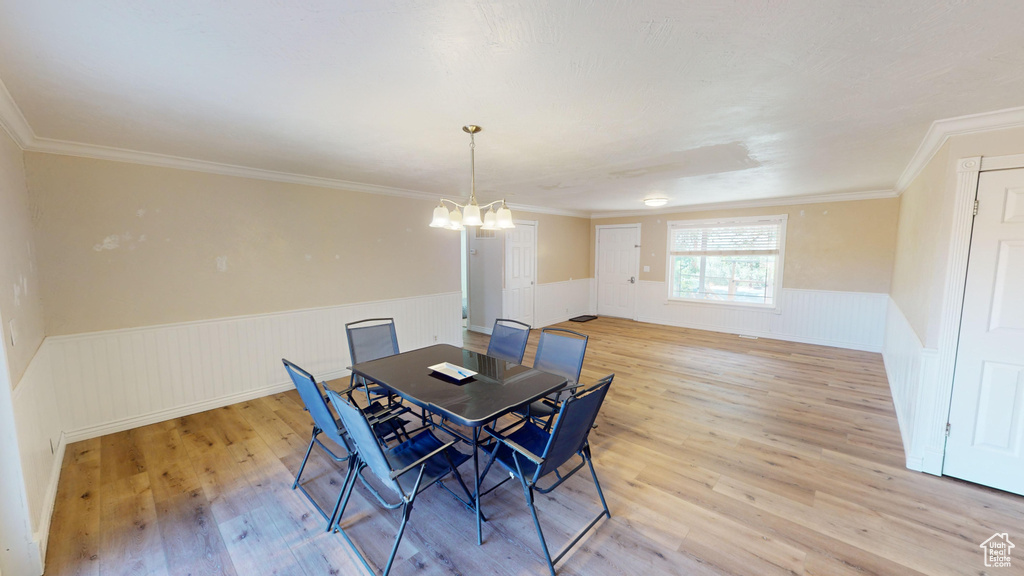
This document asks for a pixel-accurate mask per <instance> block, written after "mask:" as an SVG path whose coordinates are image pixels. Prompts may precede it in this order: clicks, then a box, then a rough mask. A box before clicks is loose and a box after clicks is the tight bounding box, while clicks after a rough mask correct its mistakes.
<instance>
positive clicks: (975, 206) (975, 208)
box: [974, 200, 978, 216]
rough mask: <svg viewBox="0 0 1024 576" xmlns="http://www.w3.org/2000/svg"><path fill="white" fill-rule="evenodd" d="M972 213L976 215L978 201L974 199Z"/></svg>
mask: <svg viewBox="0 0 1024 576" xmlns="http://www.w3.org/2000/svg"><path fill="white" fill-rule="evenodd" d="M974 215H975V216H977V215H978V201H977V200H975V201H974Z"/></svg>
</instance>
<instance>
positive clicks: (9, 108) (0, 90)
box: [0, 80, 36, 150]
mask: <svg viewBox="0 0 1024 576" xmlns="http://www.w3.org/2000/svg"><path fill="white" fill-rule="evenodd" d="M0 128H3V129H4V130H5V131H7V133H8V134H10V136H11V139H12V140H14V143H15V144H17V145H18V147H19V148H21V149H22V150H24V149H25V147H26V146H28V144H29V143H31V142H33V141H34V140H35V139H36V135H35V133H34V132H32V127H31V126H29V125H28V121H27V120H25V116H24V115H23V114H22V113H21V108H18V104H17V103H16V102H15V101H14V98H13V97H12V96H11V93H10V92H8V91H7V86H5V85H4V82H3V80H0Z"/></svg>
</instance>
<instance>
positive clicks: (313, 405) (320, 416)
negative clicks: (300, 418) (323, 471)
mask: <svg viewBox="0 0 1024 576" xmlns="http://www.w3.org/2000/svg"><path fill="white" fill-rule="evenodd" d="M281 362H283V363H284V368H285V370H286V371H287V372H288V376H290V377H291V379H292V383H293V384H295V389H296V390H298V392H299V396H300V397H301V398H302V403H303V404H305V406H306V411H308V412H309V414H310V416H312V417H313V434H312V437H311V438H310V439H309V447H308V448H306V455H305V456H304V457H303V458H302V464H300V465H299V471H298V473H296V474H295V482H293V483H292V490H295V489H296V488H298V489H299V490H301V491H302V494H303V495H304V496H305V497H306V499H307V500H309V501H310V503H312V504H313V507H315V508H316V511H317V512H319V513H320V515H321V516H323V517H324V520H327V530H330V529H331V523H332V522H331V521H332V520H333V519H334V515H335V514H337V513H338V507H339V506H340V505H341V497H342V494H343V492H344V490H342V491H341V492H339V493H338V501H337V502H336V503H335V504H334V511H333V512H332V513H331V515H330V516H328V515H327V512H325V511H324V509H323V508H321V507H320V505H319V504H317V502H316V500H314V499H313V496H312V495H311V494H310V493H309V492H308V491H307V490H306V487H305V486H303V485H302V481H301V480H302V472H303V471H304V470H305V469H306V463H307V462H308V461H309V455H310V454H311V453H312V452H313V446H314V445H315V446H319V447H320V448H321V449H322V450H323V451H324V452H326V453H327V455H328V457H329V458H330V459H331V460H333V461H334V462H336V463H338V464H340V463H342V462H348V470H347V471H346V472H345V481H346V482H347V481H348V480H349V477H350V475H351V474H352V455H353V453H352V448H351V445H350V443H349V440H348V438H347V434H346V432H345V429H344V428H343V427H342V426H341V423H340V422H339V421H338V420H337V419H336V418H335V417H334V414H332V413H331V409H330V408H329V407H328V405H327V400H326V398H325V397H324V395H323V391H322V390H321V387H320V386H319V385H318V384H317V382H316V379H315V378H313V376H312V375H311V374H310V373H309V372H306V371H305V370H303V369H302V368H300V367H298V366H297V365H295V364H294V363H292V362H290V361H288V360H285V359H284V358H282V359H281ZM396 416H397V414H388V415H386V416H385V417H384V418H385V419H384V420H377V419H376V418H375V419H374V426H375V427H376V428H377V429H378V430H389V429H390V427H388V425H387V424H388V422H389V421H390V420H388V418H395V417H396ZM371 417H372V418H373V417H374V416H371ZM321 434H323V435H324V436H326V437H327V438H328V439H330V440H331V442H333V443H334V444H335V445H336V446H338V447H339V448H343V449H344V450H345V455H344V456H339V455H337V454H335V453H334V450H331V449H330V448H329V447H328V446H326V445H325V444H324V443H323V442H321V441H320V438H319V436H320V435H321ZM367 488H369V489H371V490H372V489H373V488H372V487H371V486H367Z"/></svg>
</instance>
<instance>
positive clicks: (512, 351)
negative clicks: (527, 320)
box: [487, 318, 530, 364]
mask: <svg viewBox="0 0 1024 576" xmlns="http://www.w3.org/2000/svg"><path fill="white" fill-rule="evenodd" d="M529 339H530V325H529V324H524V323H522V322H520V321H518V320H509V319H507V318H498V319H497V320H495V321H494V329H493V330H491V341H490V342H488V344H487V355H488V356H491V357H493V358H500V359H502V360H505V361H506V362H512V363H513V364H522V363H523V354H525V353H526V342H527V341H528V340H529Z"/></svg>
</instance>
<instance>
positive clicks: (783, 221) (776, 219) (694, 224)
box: [665, 214, 789, 314]
mask: <svg viewBox="0 0 1024 576" xmlns="http://www.w3.org/2000/svg"><path fill="white" fill-rule="evenodd" d="M760 222H764V223H771V224H779V225H780V226H779V254H778V256H779V260H778V266H776V274H775V286H774V288H773V290H772V294H773V298H772V303H771V304H755V303H751V302H730V301H722V300H699V299H695V298H673V297H672V281H671V278H670V272H669V271H670V270H671V269H672V247H671V244H672V227H673V226H674V225H675V226H680V227H687V228H703V227H707V226H715V225H717V224H753V223H760ZM788 227H789V215H788V214H774V215H767V216H734V217H723V218H708V219H701V220H669V221H668V224H667V227H666V229H665V230H666V234H665V239H666V243H667V244H666V246H665V290H666V292H665V294H666V296H665V299H666V301H667V302H669V303H682V304H709V305H714V306H728V307H740V308H756V309H761V310H770V311H772V312H774V313H775V314H779V313H781V312H782V309H781V306H782V288H783V283H782V280H783V278H782V273H783V270H784V269H785V267H786V229H787V228H788Z"/></svg>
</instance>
